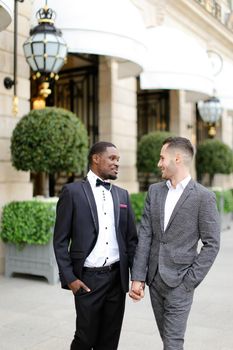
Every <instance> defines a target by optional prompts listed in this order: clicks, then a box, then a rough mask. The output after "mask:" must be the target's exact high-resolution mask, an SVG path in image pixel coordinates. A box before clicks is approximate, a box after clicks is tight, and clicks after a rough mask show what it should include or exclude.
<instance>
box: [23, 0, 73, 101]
mask: <svg viewBox="0 0 233 350" xmlns="http://www.w3.org/2000/svg"><path fill="white" fill-rule="evenodd" d="M36 17H37V19H38V25H37V26H35V27H34V28H32V29H31V30H30V37H29V38H28V39H27V40H26V41H25V43H24V44H23V49H24V54H25V57H26V60H27V62H28V64H29V66H30V67H31V69H32V71H33V72H34V74H33V76H32V78H33V79H38V78H41V79H42V81H43V82H42V91H44V90H46V94H47V96H48V94H49V93H50V92H51V91H50V89H49V83H48V82H49V81H50V80H51V79H55V80H57V79H58V78H59V76H58V74H57V73H58V72H59V70H60V69H61V68H62V66H63V65H64V63H65V62H66V58H67V51H68V50H67V45H66V43H65V41H64V39H63V38H62V32H61V30H60V29H57V28H55V26H54V20H55V17H56V14H55V12H54V11H53V10H52V9H51V8H49V7H48V6H47V0H46V2H45V6H44V8H41V9H40V10H38V11H37V13H36ZM42 95H43V94H42ZM47 96H44V97H47Z"/></svg>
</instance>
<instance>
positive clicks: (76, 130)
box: [11, 107, 88, 173]
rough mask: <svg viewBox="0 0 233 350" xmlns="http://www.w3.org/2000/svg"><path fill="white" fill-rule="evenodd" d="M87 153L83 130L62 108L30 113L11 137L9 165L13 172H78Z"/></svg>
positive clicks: (69, 113)
mask: <svg viewBox="0 0 233 350" xmlns="http://www.w3.org/2000/svg"><path fill="white" fill-rule="evenodd" d="M87 152H88V136H87V131H86V128H85V127H84V125H83V124H82V122H81V121H80V119H79V118H78V117H77V116H76V115H75V114H74V113H72V112H70V111H68V110H65V109H62V108H56V107H47V108H44V109H40V110H32V111H30V112H29V113H28V114H27V115H25V116H24V117H23V118H22V119H21V120H20V121H19V122H18V124H17V125H16V127H15V129H14V131H13V134H12V138H11V157H12V164H13V166H14V167H15V168H16V169H17V170H24V171H28V170H31V171H33V172H36V173H38V172H46V173H54V172H59V171H67V172H78V173H81V172H82V171H83V170H84V169H85V168H86V161H87Z"/></svg>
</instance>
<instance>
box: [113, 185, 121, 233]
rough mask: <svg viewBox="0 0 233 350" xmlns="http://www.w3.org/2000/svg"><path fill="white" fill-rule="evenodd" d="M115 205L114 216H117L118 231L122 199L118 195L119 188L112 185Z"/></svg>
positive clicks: (116, 225)
mask: <svg viewBox="0 0 233 350" xmlns="http://www.w3.org/2000/svg"><path fill="white" fill-rule="evenodd" d="M111 193H112V199H113V206H114V218H115V228H116V232H117V231H118V226H119V219H120V199H119V196H118V192H117V188H116V187H115V186H114V185H112V189H111Z"/></svg>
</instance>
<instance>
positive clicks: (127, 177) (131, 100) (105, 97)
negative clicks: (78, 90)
mask: <svg viewBox="0 0 233 350" xmlns="http://www.w3.org/2000/svg"><path fill="white" fill-rule="evenodd" d="M99 140H103V141H110V142H112V143H114V144H115V145H116V146H117V148H118V149H119V152H120V172H119V178H118V180H117V181H116V183H117V184H118V185H119V186H122V187H123V188H126V189H127V190H128V191H129V192H137V191H138V181H137V170H136V150H137V95H136V79H135V78H126V79H118V64H117V62H116V61H115V60H113V59H108V58H101V61H100V66H99Z"/></svg>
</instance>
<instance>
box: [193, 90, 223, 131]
mask: <svg viewBox="0 0 233 350" xmlns="http://www.w3.org/2000/svg"><path fill="white" fill-rule="evenodd" d="M197 107H198V111H199V114H200V116H201V118H202V120H203V121H204V122H205V123H206V124H208V126H209V136H210V137H213V136H215V134H216V123H217V122H218V121H219V119H220V118H221V115H222V112H223V108H222V106H221V103H220V101H219V99H218V98H217V97H215V96H212V97H210V98H209V99H208V100H206V101H199V102H198V105H197Z"/></svg>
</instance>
